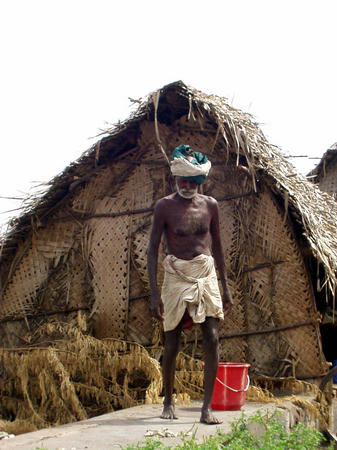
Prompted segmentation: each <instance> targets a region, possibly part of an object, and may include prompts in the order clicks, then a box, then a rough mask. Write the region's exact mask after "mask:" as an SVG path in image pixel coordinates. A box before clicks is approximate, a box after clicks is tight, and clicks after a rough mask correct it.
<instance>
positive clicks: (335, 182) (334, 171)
mask: <svg viewBox="0 0 337 450" xmlns="http://www.w3.org/2000/svg"><path fill="white" fill-rule="evenodd" d="M319 188H320V189H322V191H325V192H329V193H330V194H335V193H337V159H335V160H333V161H331V163H329V165H328V166H327V167H326V169H325V176H324V177H323V178H322V179H321V180H320V181H319Z"/></svg>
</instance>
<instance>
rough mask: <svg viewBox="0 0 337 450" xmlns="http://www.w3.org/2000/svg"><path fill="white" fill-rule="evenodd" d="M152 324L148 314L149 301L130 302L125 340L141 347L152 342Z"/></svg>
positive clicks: (149, 313)
mask: <svg viewBox="0 0 337 450" xmlns="http://www.w3.org/2000/svg"><path fill="white" fill-rule="evenodd" d="M152 336H153V322H152V317H151V312H150V299H149V297H147V298H140V299H137V300H132V301H131V302H130V305H129V317H128V328H127V340H128V341H134V342H137V343H138V344H141V345H149V344H151V342H152Z"/></svg>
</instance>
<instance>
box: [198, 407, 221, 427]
mask: <svg viewBox="0 0 337 450" xmlns="http://www.w3.org/2000/svg"><path fill="white" fill-rule="evenodd" d="M200 422H201V423H206V424H207V425H219V424H220V423H222V420H220V419H217V418H216V417H214V416H213V414H212V411H211V410H210V408H203V409H201V417H200Z"/></svg>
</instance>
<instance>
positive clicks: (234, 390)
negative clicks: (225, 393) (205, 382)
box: [216, 375, 250, 392]
mask: <svg viewBox="0 0 337 450" xmlns="http://www.w3.org/2000/svg"><path fill="white" fill-rule="evenodd" d="M216 380H217V381H219V383H220V384H222V386H224V387H225V388H227V389H229V390H230V391H233V392H247V391H248V388H249V384H250V379H249V375H247V386H246V387H245V388H244V389H234V388H232V387H230V386H227V384H225V383H223V382H222V381H221V380H219V378H218V377H216Z"/></svg>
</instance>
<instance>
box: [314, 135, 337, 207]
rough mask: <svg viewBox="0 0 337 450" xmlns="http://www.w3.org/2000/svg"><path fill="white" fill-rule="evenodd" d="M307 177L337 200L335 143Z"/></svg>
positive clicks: (336, 146)
mask: <svg viewBox="0 0 337 450" xmlns="http://www.w3.org/2000/svg"><path fill="white" fill-rule="evenodd" d="M308 177H309V178H310V180H311V181H312V182H313V183H315V184H317V185H318V187H319V188H320V189H321V190H322V191H324V192H328V193H329V194H331V195H332V196H333V197H334V198H335V199H337V142H335V143H334V144H333V145H332V146H331V147H330V148H329V149H328V150H327V151H326V152H325V153H324V155H323V157H322V159H321V160H320V162H319V163H318V164H317V166H316V167H315V168H314V169H313V170H312V171H311V172H310V173H309V174H308Z"/></svg>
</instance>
